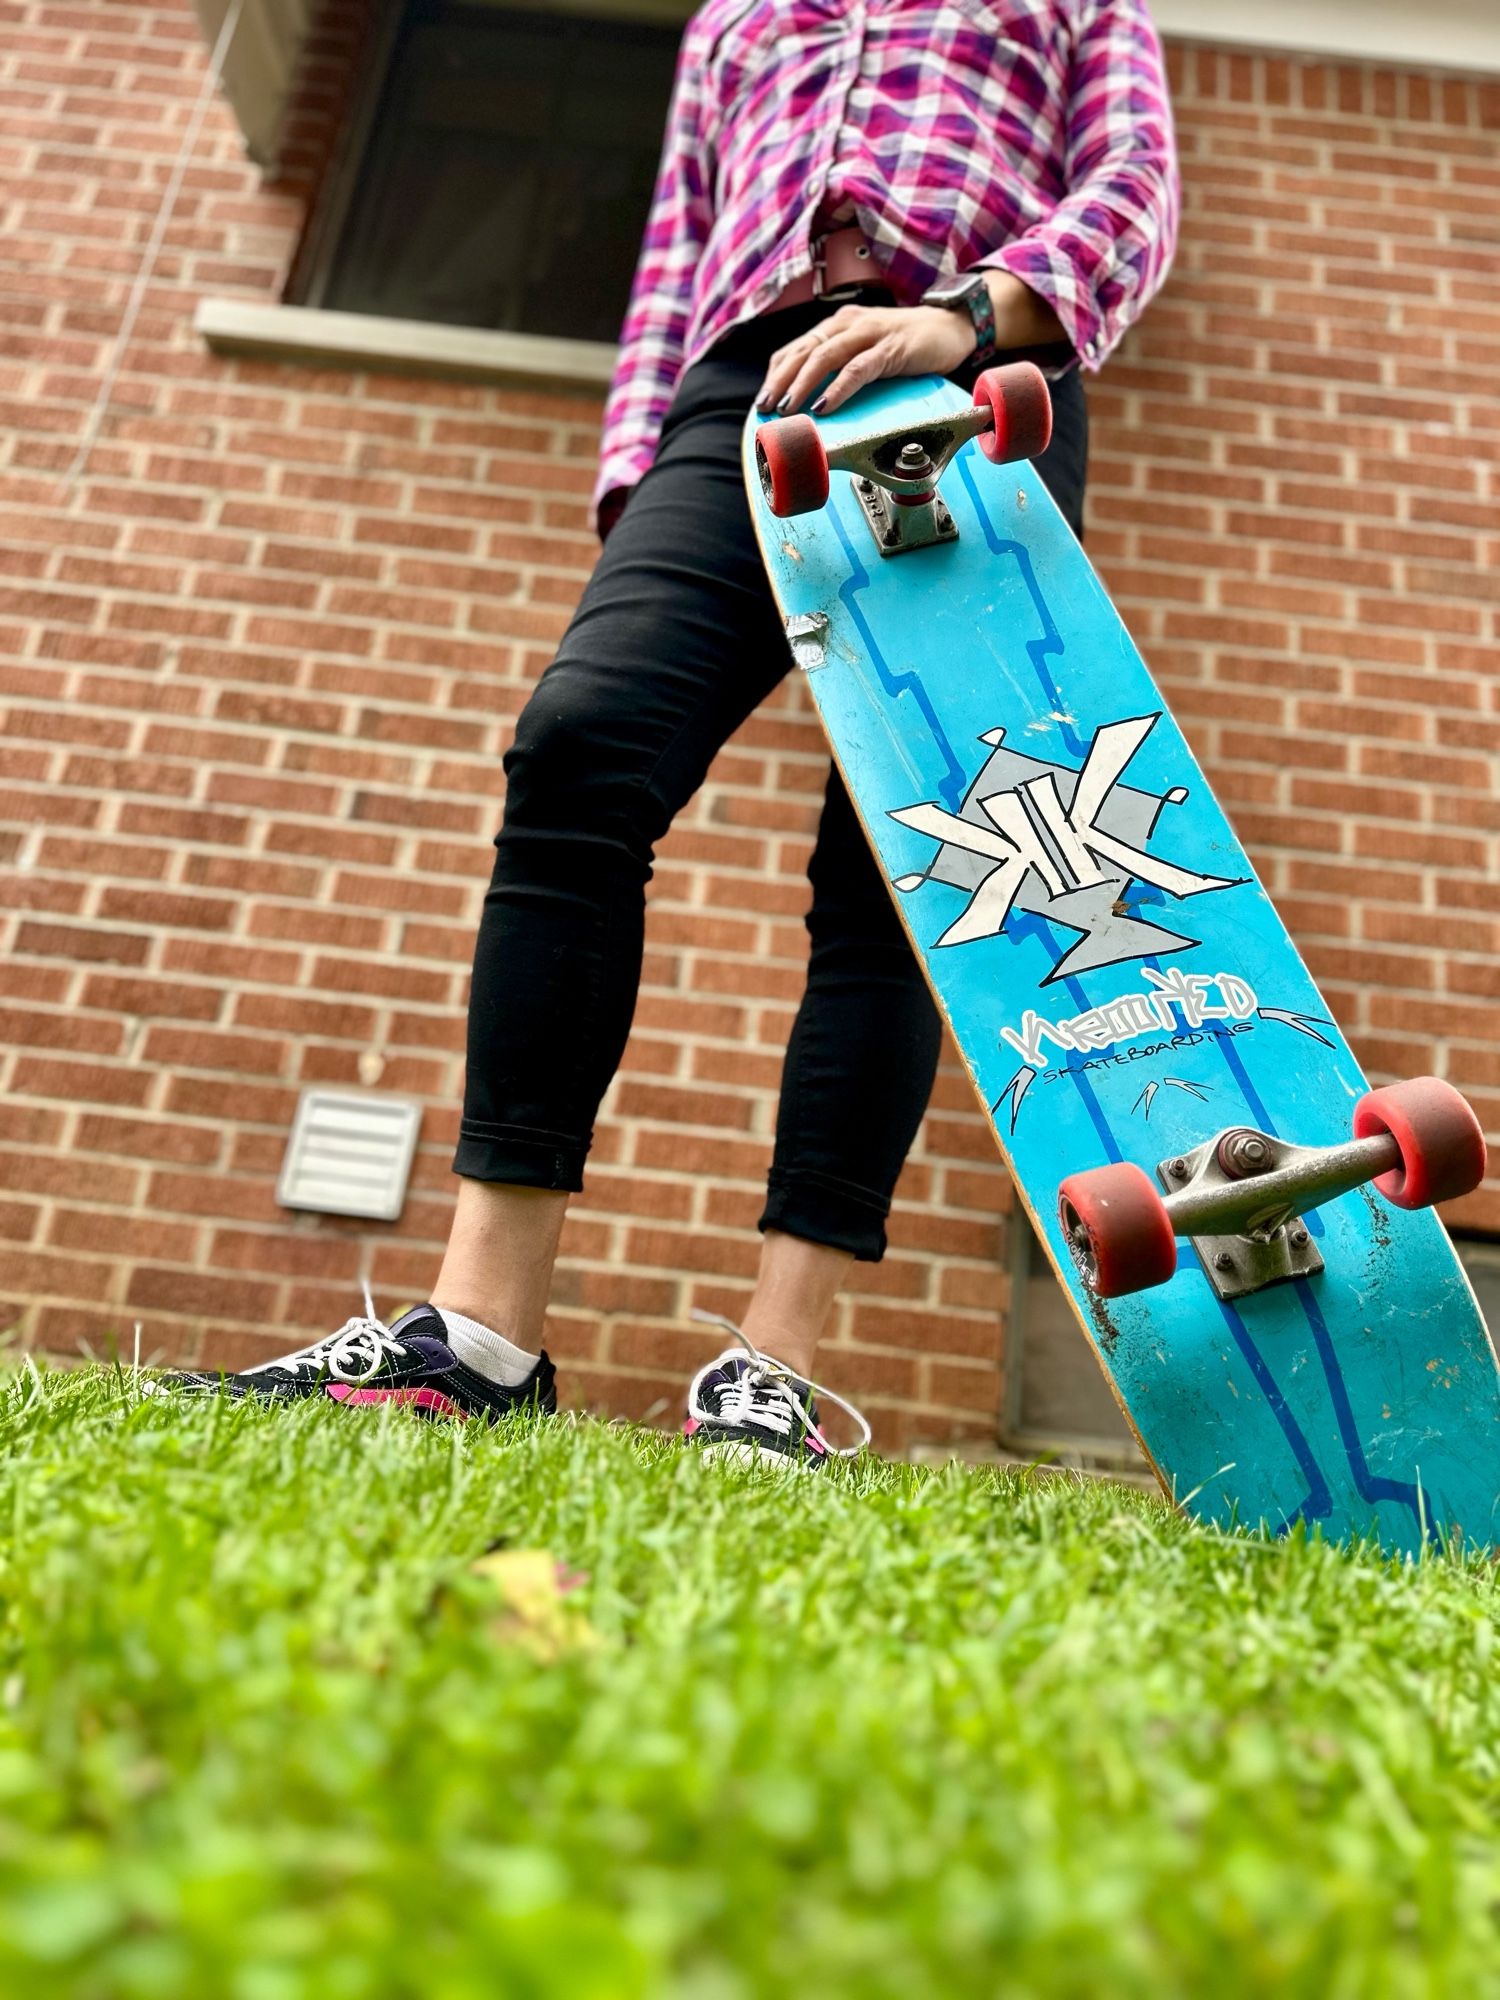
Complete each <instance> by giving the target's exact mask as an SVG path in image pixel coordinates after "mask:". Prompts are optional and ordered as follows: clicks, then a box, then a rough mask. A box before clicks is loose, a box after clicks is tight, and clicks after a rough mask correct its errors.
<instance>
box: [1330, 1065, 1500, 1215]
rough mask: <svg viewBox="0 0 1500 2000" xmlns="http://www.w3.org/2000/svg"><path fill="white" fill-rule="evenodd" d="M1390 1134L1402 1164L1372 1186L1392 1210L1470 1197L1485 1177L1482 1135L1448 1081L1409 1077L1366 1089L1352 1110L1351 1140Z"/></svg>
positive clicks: (1467, 1107) (1475, 1120) (1477, 1122)
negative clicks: (1393, 1206)
mask: <svg viewBox="0 0 1500 2000" xmlns="http://www.w3.org/2000/svg"><path fill="white" fill-rule="evenodd" d="M1379 1132H1389V1133H1390V1135H1391V1137H1392V1138H1393V1139H1394V1140H1395V1142H1396V1144H1397V1146H1398V1147H1399V1148H1400V1152H1401V1164H1400V1166H1399V1167H1393V1168H1392V1169H1391V1171H1390V1172H1389V1173H1387V1174H1378V1175H1377V1176H1376V1179H1375V1185H1376V1187H1377V1188H1378V1189H1379V1190H1380V1192H1381V1194H1383V1195H1384V1196H1385V1198H1386V1200H1387V1201H1389V1202H1392V1203H1394V1205H1395V1206H1396V1207H1397V1208H1431V1207H1432V1206H1433V1204H1434V1203H1435V1202H1439V1201H1454V1200H1456V1199H1457V1197H1458V1196H1459V1195H1461V1194H1469V1193H1471V1192H1472V1191H1473V1189H1475V1188H1477V1187H1478V1185H1479V1183H1480V1182H1481V1181H1482V1180H1483V1179H1484V1167H1485V1146H1484V1132H1483V1130H1482V1129H1481V1127H1480V1123H1479V1120H1478V1119H1477V1118H1476V1117H1475V1116H1474V1113H1473V1111H1472V1110H1471V1109H1470V1107H1469V1103H1468V1100H1467V1099H1466V1098H1464V1097H1461V1096H1460V1095H1459V1093H1458V1092H1457V1091H1456V1090H1455V1089H1454V1088H1453V1086H1452V1084H1451V1083H1444V1082H1443V1080H1442V1078H1441V1077H1437V1076H1413V1077H1409V1078H1408V1079H1407V1080H1406V1082H1405V1083H1388V1084H1386V1085H1385V1086H1384V1088H1383V1089H1380V1090H1371V1091H1367V1092H1366V1093H1365V1095H1364V1096H1363V1097H1362V1098H1361V1099H1360V1100H1359V1102H1358V1104H1356V1105H1355V1107H1354V1136H1355V1138H1356V1139H1369V1138H1372V1137H1373V1136H1374V1135H1375V1134H1376V1133H1379Z"/></svg>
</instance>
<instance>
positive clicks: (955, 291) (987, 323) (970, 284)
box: [922, 271, 996, 364]
mask: <svg viewBox="0 0 1500 2000" xmlns="http://www.w3.org/2000/svg"><path fill="white" fill-rule="evenodd" d="M922 304H923V305H924V306H944V307H946V308H947V310H948V311H949V312H966V313H967V314H968V315H969V317H970V319H971V320H973V322H974V334H975V345H974V352H973V353H972V354H971V355H970V356H969V362H970V364H972V363H973V362H976V361H979V362H984V361H989V360H990V359H992V358H993V356H994V354H995V352H996V345H995V307H994V302H993V300H992V299H991V298H990V288H989V286H988V285H987V284H986V283H985V281H984V273H983V272H982V271H960V272H959V273H958V275H957V276H956V277H953V278H939V280H938V282H937V283H936V284H935V285H929V286H928V288H927V290H926V291H925V292H923V294H922Z"/></svg>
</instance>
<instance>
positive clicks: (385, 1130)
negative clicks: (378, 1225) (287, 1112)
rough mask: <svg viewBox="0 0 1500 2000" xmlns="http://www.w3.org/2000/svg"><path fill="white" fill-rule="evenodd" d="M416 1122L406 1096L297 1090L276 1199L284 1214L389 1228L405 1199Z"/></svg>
mask: <svg viewBox="0 0 1500 2000" xmlns="http://www.w3.org/2000/svg"><path fill="white" fill-rule="evenodd" d="M421 1123H422V1107H421V1105H420V1104H418V1103H417V1102H416V1101H415V1100H414V1099H412V1098H409V1097H384V1096H378V1095H377V1094H376V1093H375V1092H374V1091H368V1090H361V1091H352V1090H342V1091H341V1090H304V1091H303V1093H302V1095H301V1097H300V1098H299V1099H298V1101H297V1115H296V1117H295V1119H294V1120H293V1121H292V1136H291V1137H290V1139H288V1141H287V1147H286V1158H285V1159H284V1160H283V1161H282V1163H281V1179H280V1180H279V1181H278V1182H277V1185H276V1199H277V1200H278V1201H279V1202H280V1203H281V1205H282V1207H283V1208H310V1209H315V1210H317V1211H318V1212H319V1213H320V1214H322V1215H363V1216H368V1217H369V1218H370V1220H371V1221H373V1222H394V1221H395V1220H396V1218H397V1217H398V1216H399V1215H400V1213H401V1205H402V1203H403V1202H404V1201H405V1200H406V1183H407V1179H408V1177H409V1175H410V1173H411V1163H412V1155H413V1154H414V1153H415V1152H416V1150H417V1132H418V1129H419V1128H420V1126H421Z"/></svg>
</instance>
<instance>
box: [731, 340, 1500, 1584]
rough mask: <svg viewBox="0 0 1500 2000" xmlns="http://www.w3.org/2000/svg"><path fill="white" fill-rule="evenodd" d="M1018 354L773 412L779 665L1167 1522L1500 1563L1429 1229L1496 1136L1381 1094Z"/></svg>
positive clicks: (759, 474) (1462, 1115)
mask: <svg viewBox="0 0 1500 2000" xmlns="http://www.w3.org/2000/svg"><path fill="white" fill-rule="evenodd" d="M1050 421H1051V410H1050V402H1049V399H1048V394H1047V388H1046V382H1045V379H1044V378H1043V377H1042V375H1041V374H1040V372H1039V371H1038V370H1037V369H1035V368H1033V367H1031V366H1030V365H1029V364H1025V363H1019V364H1014V365H1012V366H1010V367H1007V368H998V369H991V370H989V371H987V372H986V374H984V375H983V376H981V377H980V379H979V382H978V384H977V386H976V388H975V391H974V395H973V399H972V401H971V400H970V399H969V398H968V397H966V396H965V395H964V394H963V393H962V392H961V391H960V390H958V389H957V388H955V387H954V386H953V384H951V383H949V382H947V381H945V380H943V379H942V378H936V377H934V378H927V377H922V378H914V379H908V380H901V381H893V382H883V383H878V384H876V385H874V386H873V387H871V388H868V389H865V390H863V391H861V392H860V394H859V395H857V396H856V397H855V398H853V399H852V400H851V401H850V402H849V403H847V404H846V405H845V406H844V407H843V408H842V409H840V410H838V411H837V412H835V413H834V414H832V415H830V416H828V417H825V418H823V419H822V420H821V421H815V420H814V419H813V418H811V417H809V416H791V417H785V418H774V417H773V418H762V417H760V416H759V415H758V414H757V413H756V412H754V411H752V412H751V414H750V417H749V419H748V421H747V423H746V427H745V434H744V470H745V480H746V487H747V491H748V493H749V496H750V504H751V511H752V514H753V516H754V520H755V528H756V533H757V536H758V537H759V541H760V547H761V553H762V555H763V557H764V560H765V565H766V571H767V574H768V576H769V579H770V583H771V587H772V590H773V592H774V594H775V597H776V601H777V605H778V609H779V611H780V613H781V616H782V620H783V623H784V627H785V630H786V635H787V639H788V642H789V645H790V648H791V653H792V658H793V661H794V663H795V666H796V667H797V669H798V670H800V671H801V672H802V673H803V674H804V675H805V677H806V680H807V685H808V688H809V690H810V692H811V694H812V697H813V700H814V703H815V704H816V707H817V709H818V712H819V715H820V716H821V718H822V722H823V726H824V728H825V730H826V731H827V735H828V739H829V742H830V745H831V746H832V750H833V755H834V758H835V760H836V762H837V764H838V766H839V769H840V770H841V772H842V774H843V776H844V779H845V781H846V783H847V785H848V788H849V792H850V795H851V797H852V799H853V801H854V803H855V806H856V807H857V809H858V812H859V815H860V818H861V821H862V824H863V826H864V830H865V833H866V835H867V837H868V839H869V841H870V844H871V846H872V847H873V849H874V851H875V854H876V857H877V859H878V861H879V864H880V867H881V869H882V871H883V873H884V875H885V878H886V880H887V882H888V884H889V887H890V892H891V895H892V897H893V899H894V901H895V904H896V907H897V910H898V911H899V913H900V916H901V918H902V921H903V923H904V924H905V927H906V930H907V932H908V934H909V936H910V938H911V942H912V945H913V947H914V949H915V950H916V952H917V954H918V956H919V958H920V960H921V963H922V967H923V970H924V972H925V973H926V976H927V979H928V981H929V983H930V985H931V987H932V991H933V994H934V997H935V998H936V1000H937V1002H938V1005H939V1007H940V1008H941V1010H942V1013H943V1015H944V1016H945V1018H946V1020H947V1023H948V1026H949V1028H950V1029H951V1031H952V1034H953V1038H954V1040H955V1042H956V1043H957V1045H958V1048H959V1050H960V1052H961V1054H962V1056H963V1060H964V1062H965V1064H966V1066H967V1068H968V1072H969V1075H970V1077H971V1079H972V1081H973V1084H974V1087H975V1090H976V1092H977V1093H978V1097H979V1101H980V1103H981V1105H982V1106H983V1108H984V1111H985V1115H986V1117H987V1119H988V1121H989V1124H990V1128H991V1130H992V1132H993V1134H994V1137H995V1142H996V1144H997V1145H998V1147H999V1149H1000V1152H1001V1154H1002V1155H1003V1157H1004V1159H1005V1161H1006V1163H1007V1165H1008V1166H1009V1168H1010V1170H1011V1173H1012V1174H1013V1176H1014V1178H1015V1181H1016V1186H1017V1189H1018V1191H1019V1194H1020V1198H1021V1200H1022V1201H1023V1203H1024V1204H1025V1206H1026V1208H1027V1210H1028V1212H1029V1213H1030V1215H1031V1218H1032V1221H1033V1223H1034V1225H1035V1227H1036V1229H1037V1232H1038V1234H1039V1236H1040V1238H1041V1240H1042V1242H1043V1244H1044V1245H1045V1247H1046V1250H1047V1252H1048V1255H1049V1257H1050V1258H1051V1261H1052V1264H1053V1266H1054V1268H1055V1270H1056V1272H1057V1275H1058V1278H1059V1280H1060V1282H1061V1283H1062V1285H1063V1287H1064V1289H1065V1290H1066V1291H1067V1293H1068V1296H1069V1299H1070V1301H1071V1304H1072V1307H1073V1310H1074V1313H1075V1314H1076V1316H1077V1319H1078V1323H1079V1325H1080V1327H1081V1328H1082V1330H1083V1332H1084V1334H1085V1335H1086V1336H1087V1337H1088V1339H1089V1341H1090V1342H1091V1343H1092V1345H1093V1348H1094V1351H1095V1354H1096V1355H1097V1358H1098V1361H1099V1365H1100V1367H1101V1368H1102V1369H1103V1371H1104V1373H1105V1375H1106V1376H1107V1378H1108V1380H1109V1383H1110V1386H1111V1387H1112V1389H1113V1390H1114V1393H1115V1396H1116V1399H1117V1400H1118V1402H1119V1404H1120V1406H1121V1409H1122V1411H1123V1412H1124V1414H1125V1417H1126V1419H1127V1421H1128V1422H1129V1424H1130V1426H1131V1428H1132V1430H1133V1431H1134V1432H1135V1434H1136V1436H1137V1438H1138V1439H1139V1441H1140V1444H1141V1447H1142V1449H1143V1451H1144V1452H1145V1454H1146V1457H1147V1459H1148V1460H1149V1461H1150V1463H1151V1465H1152V1467H1153V1468H1154V1470H1155V1472H1156V1474H1157V1477H1158V1478H1159V1479H1160V1481H1161V1484H1162V1487H1163V1490H1164V1491H1165V1493H1166V1494H1167V1496H1168V1498H1169V1499H1170V1500H1172V1501H1173V1502H1174V1503H1175V1504H1176V1505H1177V1506H1178V1507H1179V1508H1181V1509H1183V1510H1184V1511H1186V1512H1187V1513H1189V1514H1190V1515H1193V1516H1195V1517H1197V1518H1198V1519H1200V1520H1203V1521H1206V1522H1212V1523H1216V1524H1219V1525H1222V1526H1225V1527H1240V1528H1245V1529H1251V1530H1262V1531H1269V1532H1271V1533H1286V1532H1288V1531H1290V1530H1292V1529H1293V1528H1296V1527H1298V1526H1299V1525H1305V1527H1306V1528H1307V1530H1308V1531H1310V1532H1317V1533H1321V1534H1322V1535H1324V1536H1326V1537H1328V1538H1330V1539H1335V1540H1339V1541H1349V1540H1373V1541H1375V1542H1378V1543H1379V1545H1380V1546H1381V1547H1382V1548H1384V1549H1385V1550H1387V1551H1393V1552H1402V1553H1406V1554H1413V1553H1415V1552H1417V1551H1419V1550H1421V1549H1422V1548H1423V1547H1424V1546H1430V1545H1441V1546H1444V1547H1452V1546H1454V1545H1458V1546H1460V1547H1466V1548H1472V1547H1474V1546H1475V1545H1478V1546H1479V1547H1481V1548H1485V1549H1490V1548H1493V1547H1494V1546H1496V1544H1497V1543H1500V1371H1497V1364H1496V1358H1495V1353H1494V1350H1493V1348H1492V1346H1491V1344H1490V1340H1489V1337H1488V1335H1487V1333H1486V1331H1485V1328H1484V1324H1483V1321H1482V1320H1481V1318H1480V1315H1479V1310H1478V1306H1477V1304H1476V1302H1475V1299H1474V1295H1473V1292H1472V1290H1471V1289H1470V1287H1469V1284H1468V1281H1467V1279H1466V1277H1465V1275H1464V1273H1463V1270H1462V1267H1461V1266H1460V1264H1459V1262H1458V1260H1457V1258H1456V1256H1455V1254H1454V1251H1453V1248H1452V1245H1451V1244H1450V1242H1449V1240H1448V1237H1447V1234H1446V1232H1445V1230H1444V1229H1443V1226H1442V1224H1441V1223H1440V1221H1439V1220H1438V1218H1437V1217H1436V1216H1435V1215H1434V1214H1433V1213H1432V1211H1431V1204H1432V1203H1433V1202H1437V1201H1442V1200H1446V1199H1449V1198H1451V1197H1453V1196H1455V1195H1457V1194H1460V1193H1464V1192H1467V1191H1468V1190H1469V1189H1470V1188H1472V1187H1474V1186H1476V1185H1477V1184H1478V1182H1479V1180H1480V1179H1481V1178H1482V1177H1483V1173H1484V1140H1483V1137H1482V1134H1481V1132H1480V1128H1479V1125H1478V1122H1477V1120H1476V1119H1475V1118H1474V1115H1473V1113H1472V1111H1471V1110H1470V1109H1469V1107H1468V1105H1467V1104H1466V1103H1465V1101H1464V1100H1463V1098H1462V1097H1460V1096H1459V1094H1458V1093H1457V1092H1456V1091H1454V1090H1453V1089H1452V1088H1451V1087H1450V1086H1449V1085H1447V1084H1445V1083H1442V1082H1440V1081H1439V1080H1437V1079H1436V1078H1417V1079H1412V1080H1408V1081H1406V1082H1403V1083H1398V1084H1394V1085H1391V1086H1388V1087H1386V1088H1384V1089H1379V1090H1371V1089H1369V1087H1368V1086H1367V1084H1366V1082H1365V1079H1364V1077H1363V1076H1362V1075H1361V1073H1360V1070H1359V1067H1358V1064H1357V1063H1356V1061H1355V1059H1354V1056H1353V1055H1352V1053H1351V1052H1350V1050H1349V1047H1348V1044H1347V1043H1346V1042H1345V1040H1344V1037H1343V1035H1342V1034H1341V1033H1340V1031H1339V1027H1338V1024H1337V1023H1336V1021H1335V1020H1334V1019H1333V1017H1332V1015H1331V1013H1330V1011H1329V1009H1328V1007H1327V1006H1326V1004H1325V1003H1324V1001H1323V999H1322V996H1321V995H1320V994H1319V992H1318V990H1317V988H1316V986H1315V985H1314V984H1313V981H1312V979H1311V978H1310V977H1309V975H1308V973H1307V971H1306V969H1305V968H1304V966H1303V964H1302V961H1301V959H1300V958H1299V956H1298V954H1297V951H1296V948H1295V946H1294V945H1293V943H1292V941H1291V939H1290V937H1289V936H1288V934H1287V931H1286V929H1285V926H1284V925H1283V924H1282V922H1281V920H1280V918H1279V917H1278V916H1277V913H1276V911H1275V909H1274V907H1273V905H1272V903H1271V901H1270V899H1269V897H1268V896H1267V894H1266V892H1265V890H1264V889H1263V888H1262V886H1261V885H1260V883H1259V882H1258V881H1257V879H1256V876H1255V871H1254V869H1253V868H1252V867H1251V865H1250V862H1249V859H1248V858H1247V856H1246V854H1245V851H1244V849H1243V848H1242V847H1241V845H1240V843H1239V841H1238V840H1237V839H1236V837H1235V834H1234V831H1233V829H1232V828H1231V826H1230V824H1229V821H1228V820H1227V819H1226V817H1225V815H1224V813H1223V811H1222V810H1221V809H1220V807H1219V804H1218V801H1217V800H1216V799H1215V797H1214V795H1213V792H1212V791H1211V789H1210V788H1209V786H1208V784H1207V782H1206V781H1205V779H1204V777H1203V774H1202V772H1201V770H1200V769H1199V768H1198V766H1197V764H1196V763H1195V761H1194V759H1193V756H1192V753H1191V752H1190V751H1189V749H1188V747H1187V744H1186V743H1185V741H1184V740H1183V737H1182V734H1181V731H1180V730H1179V729H1178V728H1177V725H1176V723H1175V722H1174V721H1173V718H1172V715H1171V712H1170V710H1169V709H1168V707H1167V704H1166V703H1165V701H1164V700H1163V698H1162V696H1161V694H1160V693H1159V692H1158V690H1157V688H1156V686H1155V684H1154V682H1153V681H1152V679H1151V676H1150V674H1149V672H1148V671H1147V668H1146V666H1145V664H1144V663H1143V661H1142V659H1141V657H1140V654H1139V653H1138V652H1137V650H1136V648H1135V646H1134V644H1133V643H1132V641H1131V639H1130V636H1129V634H1128V633H1127V631H1126V630H1125V627H1124V625H1123V623H1122V622H1121V620H1120V618H1119V616H1118V614H1117V613H1116V612H1115V610H1114V607H1113V605H1112V604H1111V603H1110V600H1109V597H1108V595H1107V594H1106V592H1105V590H1104V588H1103V586H1102V584H1101V583H1100V582H1099V580H1098V578H1097V577H1096V576H1095V574H1094V572H1093V570H1092V569H1091V568H1090V566H1089V563H1088V561H1087V559H1086V558H1085V556H1084V553H1083V550H1082V548H1081V547H1080V546H1079V544H1078V542H1077V541H1076V540H1075V538H1074V536H1073V535H1072V533H1071V531H1070V530H1069V529H1068V527H1067V525H1066V523H1065V522H1064V521H1063V519H1062V517H1061V515H1060V514H1059V513H1058V511H1057V509H1056V507H1055V506H1054V504H1053V502H1052V500H1051V499H1050V497H1049V496H1048V494H1047V492H1046V489H1045V488H1044V486H1043V485H1042V483H1041V480H1040V479H1039V478H1038V476H1037V474H1036V472H1035V470H1034V469H1033V467H1032V466H1031V465H1030V464H1029V463H1028V462H1027V461H1028V460H1029V459H1031V458H1032V457H1035V456H1037V455H1038V454H1039V453H1040V451H1041V450H1042V449H1044V448H1045V444H1046V441H1047V437H1048V435H1049V432H1050Z"/></svg>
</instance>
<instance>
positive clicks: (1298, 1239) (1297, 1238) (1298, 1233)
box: [1292, 1229, 1307, 1250]
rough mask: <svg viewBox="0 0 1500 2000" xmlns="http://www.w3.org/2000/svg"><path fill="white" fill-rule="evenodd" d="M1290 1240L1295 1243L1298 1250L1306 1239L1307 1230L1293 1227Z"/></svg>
mask: <svg viewBox="0 0 1500 2000" xmlns="http://www.w3.org/2000/svg"><path fill="white" fill-rule="evenodd" d="M1292 1241H1293V1242H1294V1243H1295V1244H1296V1246H1297V1248H1298V1249H1299V1250H1300V1249H1301V1248H1302V1246H1303V1244H1304V1243H1305V1242H1306V1241H1307V1231H1306V1230H1305V1229H1294V1230H1293V1231H1292Z"/></svg>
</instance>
